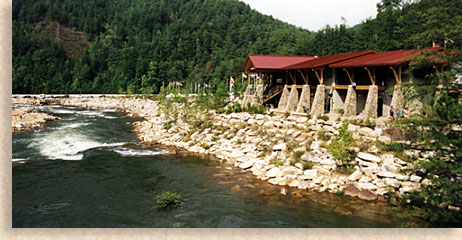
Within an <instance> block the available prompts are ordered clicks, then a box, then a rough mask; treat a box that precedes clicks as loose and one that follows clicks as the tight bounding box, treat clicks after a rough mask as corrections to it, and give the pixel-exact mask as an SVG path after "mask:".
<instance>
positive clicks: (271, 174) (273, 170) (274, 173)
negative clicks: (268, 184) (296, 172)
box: [265, 167, 281, 178]
mask: <svg viewBox="0 0 462 240" xmlns="http://www.w3.org/2000/svg"><path fill="white" fill-rule="evenodd" d="M279 173H281V169H280V168H278V167H275V168H271V169H270V170H269V171H268V172H266V174H265V176H267V177H270V178H274V177H276V176H277V175H279Z"/></svg>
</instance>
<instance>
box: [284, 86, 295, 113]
mask: <svg viewBox="0 0 462 240" xmlns="http://www.w3.org/2000/svg"><path fill="white" fill-rule="evenodd" d="M297 104H298V90H297V85H292V89H291V90H290V94H289V100H288V101H287V107H286V112H293V111H295V110H296V109H297Z"/></svg>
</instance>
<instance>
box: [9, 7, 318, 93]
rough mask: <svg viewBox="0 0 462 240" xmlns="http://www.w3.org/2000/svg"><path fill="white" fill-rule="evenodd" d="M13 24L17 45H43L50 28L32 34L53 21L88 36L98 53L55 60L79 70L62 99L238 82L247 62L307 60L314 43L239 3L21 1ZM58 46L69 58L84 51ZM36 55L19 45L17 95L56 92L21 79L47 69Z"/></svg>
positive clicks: (15, 48) (90, 51) (69, 76)
mask: <svg viewBox="0 0 462 240" xmlns="http://www.w3.org/2000/svg"><path fill="white" fill-rule="evenodd" d="M13 21H14V22H15V23H16V24H15V27H14V28H15V29H14V31H15V33H16V34H15V35H14V37H13V38H14V41H15V42H16V43H18V41H21V40H20V39H22V38H24V39H25V41H32V40H34V41H38V42H40V43H41V44H43V43H42V42H43V41H44V40H43V38H40V37H39V36H42V35H43V32H44V31H48V32H49V28H45V27H42V28H35V29H31V28H28V26H37V24H38V23H39V22H46V23H51V21H53V23H56V24H60V26H63V27H67V29H72V28H74V29H75V30H76V31H83V32H85V33H86V34H87V35H88V39H89V40H90V41H91V42H92V46H91V47H90V48H89V49H88V51H86V53H85V54H84V55H83V56H82V57H80V58H78V59H76V60H73V59H72V58H62V59H58V58H57V59H55V60H56V61H62V62H66V61H67V62H69V64H70V65H72V66H69V67H68V68H66V69H63V70H65V71H67V72H65V73H62V74H61V75H63V76H64V75H65V76H67V78H66V79H65V81H63V82H62V84H61V85H60V86H57V87H58V89H53V91H54V90H56V91H60V92H123V91H127V90H128V91H132V92H153V91H154V92H155V91H157V90H158V88H159V86H161V85H162V82H169V81H181V82H187V81H189V82H191V81H192V82H200V83H209V82H216V83H219V82H222V81H223V79H227V78H229V76H230V75H236V74H238V72H239V69H240V67H241V65H242V63H243V61H244V60H245V57H246V56H247V54H251V53H258V54H281V55H297V54H298V55H299V54H303V52H306V46H307V44H306V43H307V42H308V41H309V40H310V39H311V36H312V33H310V32H309V31H307V30H302V29H299V28H297V27H295V26H292V25H289V24H287V23H283V22H281V21H279V20H275V19H273V18H271V17H269V16H265V15H262V14H260V13H258V12H256V11H253V10H251V9H250V8H249V6H247V5H246V4H244V3H242V2H239V1H235V0H192V1H185V0H173V1H163V0H160V1H150V0H136V1H130V0H119V1H110V0H98V1H90V0H88V1H83V2H82V1H78V0H63V1H46V0H38V1H36V0H18V1H14V3H13ZM20 25H21V27H19V26H20ZM16 26H18V27H16ZM47 26H48V27H49V24H48V25H47ZM19 28H21V29H22V28H25V29H28V30H26V32H24V31H16V30H19ZM53 29H55V30H56V28H53ZM37 37H39V38H37ZM53 37H54V38H55V39H56V36H55V35H53ZM53 37H52V38H51V39H53ZM74 40H75V41H79V40H78V39H74ZM81 40H83V41H84V42H85V41H86V40H84V39H81ZM55 43H57V45H59V46H61V47H62V48H64V49H65V50H66V52H70V51H73V52H78V51H81V50H82V49H85V48H84V47H82V44H80V45H79V44H74V49H72V48H71V49H69V47H68V46H69V44H61V42H60V41H55ZM83 45H87V44H86V43H85V44H83ZM88 45H89V44H88ZM37 51H40V52H41V53H40V54H46V53H44V49H38V48H37V46H34V45H32V46H25V45H19V44H14V46H13V52H14V53H16V52H18V53H19V54H14V55H15V61H14V62H15V66H14V68H15V69H16V70H17V71H15V72H14V81H15V84H14V89H13V91H14V92H43V91H51V89H48V88H44V87H45V85H40V86H36V85H37V81H34V82H30V81H31V79H30V78H25V79H24V78H23V75H34V76H36V75H37V74H36V73H35V72H30V71H29V72H27V74H26V73H24V72H22V71H20V70H21V66H23V67H26V66H28V65H37V64H40V63H33V60H32V59H28V54H30V55H34V54H35V55H37V54H39V53H37ZM55 57H57V56H55ZM24 58H25V59H24ZM31 62H32V63H31ZM42 65H43V66H42V67H43V68H47V66H46V64H42ZM22 70H26V71H27V69H22ZM19 73H20V74H19ZM37 77H40V76H37ZM28 81H29V82H28ZM41 81H45V82H46V81H49V79H44V78H42V80H41Z"/></svg>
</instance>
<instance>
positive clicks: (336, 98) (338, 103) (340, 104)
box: [330, 89, 345, 114]
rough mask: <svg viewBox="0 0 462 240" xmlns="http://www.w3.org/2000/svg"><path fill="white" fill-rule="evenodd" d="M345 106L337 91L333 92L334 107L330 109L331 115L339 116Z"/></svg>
mask: <svg viewBox="0 0 462 240" xmlns="http://www.w3.org/2000/svg"><path fill="white" fill-rule="evenodd" d="M344 106H345V104H344V103H343V100H342V97H340V94H339V93H338V91H337V89H334V90H333V92H332V105H331V107H330V113H332V114H338V111H339V110H340V109H343V108H344Z"/></svg>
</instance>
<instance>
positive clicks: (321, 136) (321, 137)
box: [317, 130, 330, 141]
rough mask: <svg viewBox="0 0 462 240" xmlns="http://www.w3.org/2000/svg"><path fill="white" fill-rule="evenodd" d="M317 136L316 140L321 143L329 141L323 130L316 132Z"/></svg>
mask: <svg viewBox="0 0 462 240" xmlns="http://www.w3.org/2000/svg"><path fill="white" fill-rule="evenodd" d="M317 135H318V139H319V140H321V141H329V139H330V136H329V135H328V134H327V132H326V131H324V130H321V131H318V133H317Z"/></svg>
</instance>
